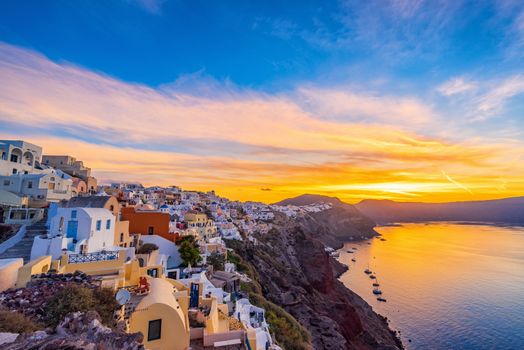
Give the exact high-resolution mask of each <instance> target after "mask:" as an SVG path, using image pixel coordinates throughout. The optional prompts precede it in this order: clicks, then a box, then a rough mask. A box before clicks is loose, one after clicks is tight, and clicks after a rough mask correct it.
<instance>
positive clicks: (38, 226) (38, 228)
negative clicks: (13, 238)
mask: <svg viewBox="0 0 524 350" xmlns="http://www.w3.org/2000/svg"><path fill="white" fill-rule="evenodd" d="M46 220H47V219H46V218H43V219H41V220H40V221H37V222H35V223H34V224H32V225H30V226H27V228H26V234H25V236H24V238H22V240H21V241H20V242H18V243H17V244H15V245H14V246H12V247H11V248H9V249H8V250H6V251H5V252H4V253H2V254H0V259H11V258H24V264H27V263H28V262H29V260H30V258H31V247H32V246H33V240H34V238H35V237H36V236H38V235H42V234H45V233H47V228H46V227H45V223H46Z"/></svg>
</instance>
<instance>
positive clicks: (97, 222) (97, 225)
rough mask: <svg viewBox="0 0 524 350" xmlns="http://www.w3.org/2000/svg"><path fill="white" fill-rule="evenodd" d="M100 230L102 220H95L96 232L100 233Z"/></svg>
mask: <svg viewBox="0 0 524 350" xmlns="http://www.w3.org/2000/svg"><path fill="white" fill-rule="evenodd" d="M101 228H102V220H96V230H97V231H100V229H101Z"/></svg>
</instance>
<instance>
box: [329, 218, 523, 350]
mask: <svg viewBox="0 0 524 350" xmlns="http://www.w3.org/2000/svg"><path fill="white" fill-rule="evenodd" d="M376 230H377V231H378V232H379V233H380V234H381V235H382V238H383V239H380V238H373V239H370V240H367V241H362V242H358V243H347V244H345V246H344V248H343V249H342V250H341V251H340V256H339V261H340V262H342V263H344V264H346V265H347V266H348V267H349V270H348V271H347V272H346V273H345V274H343V275H342V276H341V277H340V280H341V281H342V282H343V283H344V284H345V285H346V286H347V287H348V288H350V289H351V290H353V291H354V292H356V293H357V294H358V295H360V296H361V297H362V298H363V299H365V300H366V301H367V302H368V303H369V304H370V305H371V306H372V307H373V309H374V310H375V311H376V312H377V313H379V314H381V315H383V316H386V317H387V318H388V320H389V321H390V327H391V328H392V329H393V330H396V331H399V332H400V333H399V334H400V337H401V339H402V341H403V343H404V345H405V347H406V348H407V349H432V350H438V349H477V350H478V349H524V227H504V226H495V225H479V224H463V223H424V224H411V223H409V224H400V225H393V226H383V227H378V228H377V229H376ZM348 251H352V252H353V253H349V252H348ZM352 259H355V260H356V261H354V262H353V261H352ZM367 268H369V269H370V270H371V271H372V272H373V274H374V275H375V276H376V278H377V283H379V284H380V287H378V288H379V289H380V290H381V291H382V297H383V298H385V299H386V302H380V301H378V300H377V296H376V295H374V294H373V288H374V287H373V286H372V283H373V280H372V279H371V278H370V277H369V275H367V274H365V273H364V270H366V269H367Z"/></svg>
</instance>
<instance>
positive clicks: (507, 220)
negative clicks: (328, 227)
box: [355, 197, 524, 225]
mask: <svg viewBox="0 0 524 350" xmlns="http://www.w3.org/2000/svg"><path fill="white" fill-rule="evenodd" d="M355 207H356V208H357V209H358V210H359V211H360V212H362V213H363V214H364V215H366V216H367V217H369V218H371V219H372V220H373V221H375V222H376V223H378V224H387V223H395V222H426V221H467V222H482V223H496V224H508V225H524V197H513V198H505V199H497V200H486V201H466V202H449V203H411V202H395V201H391V200H374V199H368V200H364V201H362V202H360V203H358V204H356V205H355Z"/></svg>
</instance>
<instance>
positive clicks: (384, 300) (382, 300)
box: [377, 297, 387, 303]
mask: <svg viewBox="0 0 524 350" xmlns="http://www.w3.org/2000/svg"><path fill="white" fill-rule="evenodd" d="M377 300H378V301H381V302H383V303H385V302H386V301H387V300H386V298H382V297H378V298H377Z"/></svg>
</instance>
